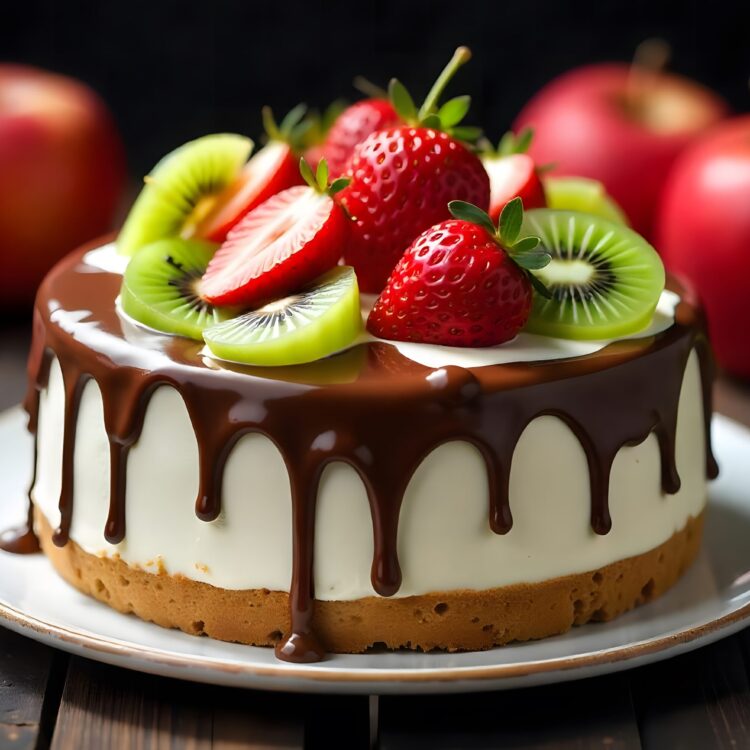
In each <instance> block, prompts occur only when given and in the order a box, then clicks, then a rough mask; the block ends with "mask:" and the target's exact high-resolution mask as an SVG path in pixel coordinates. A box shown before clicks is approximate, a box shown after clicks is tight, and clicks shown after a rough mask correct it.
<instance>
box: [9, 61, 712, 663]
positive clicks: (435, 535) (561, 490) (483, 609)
mask: <svg viewBox="0 0 750 750" xmlns="http://www.w3.org/2000/svg"><path fill="white" fill-rule="evenodd" d="M469 57H470V54H469V51H468V50H467V49H466V48H463V47H462V48H459V49H458V50H456V53H455V54H454V56H453V58H452V59H451V61H450V62H449V63H448V66H447V67H446V68H445V69H444V71H443V72H442V73H441V74H440V76H438V78H437V80H436V83H435V85H434V86H433V88H432V89H431V90H430V92H429V93H428V95H427V97H426V98H425V100H424V102H423V104H422V105H421V106H420V107H419V109H417V106H416V105H415V104H414V101H413V99H412V97H411V96H410V95H409V93H408V92H407V91H406V90H405V89H404V87H403V86H402V85H401V84H399V83H398V82H397V81H393V82H392V84H391V87H390V88H391V99H390V101H389V100H385V99H379V98H375V99H366V100H363V101H361V102H358V103H357V104H355V105H352V106H351V107H349V108H347V109H345V110H344V111H343V112H341V113H340V114H339V115H338V118H337V119H336V120H335V122H334V124H333V126H332V127H331V128H330V131H328V133H327V135H324V136H323V140H322V142H317V141H316V142H314V143H313V142H310V141H309V137H310V134H318V135H320V134H321V132H322V128H323V121H322V120H321V119H320V118H317V119H313V120H312V121H309V122H307V124H305V123H303V122H301V118H302V117H303V115H304V113H303V109H302V108H300V107H297V108H295V109H294V110H292V112H290V113H289V115H287V116H286V117H285V118H284V119H283V120H282V122H281V123H280V124H276V123H275V122H274V120H273V117H272V115H271V113H270V111H269V110H266V111H265V112H264V123H265V126H266V130H267V135H268V140H267V143H266V145H264V146H263V148H261V149H260V150H259V151H258V152H257V153H256V154H254V155H253V156H252V157H250V154H251V153H252V149H253V143H252V141H250V139H248V138H246V137H245V136H242V135H237V134H227V133H222V134H214V135H207V136H204V137H202V138H198V139H196V140H194V141H191V142H189V143H187V144H184V145H183V146H181V147H179V148H178V149H176V150H175V151H173V152H172V153H170V154H168V155H167V156H166V157H165V158H164V159H162V160H161V161H160V162H159V163H158V164H157V165H156V166H155V167H154V169H153V171H152V172H151V174H150V175H149V176H148V178H147V179H146V180H145V185H144V187H143V189H142V191H141V193H140V195H139V197H138V198H137V200H136V202H135V204H134V205H133V208H132V209H131V211H130V213H129V215H128V217H127V219H126V221H125V223H124V225H123V227H122V229H121V231H120V232H119V234H118V236H117V238H116V242H115V243H108V244H101V243H99V244H100V245H101V246H98V247H91V248H84V249H81V250H79V251H77V252H74V253H73V254H72V255H70V256H69V257H68V258H66V259H65V260H63V261H62V262H61V263H60V264H58V266H57V267H56V268H54V269H53V270H52V271H51V272H50V274H49V275H48V276H47V278H46V279H45V281H44V283H43V284H42V286H41V288H40V290H39V293H38V296H37V300H36V306H35V311H34V330H33V342H32V349H31V354H30V358H29V378H30V385H29V394H28V397H27V399H26V408H27V410H28V413H29V417H30V419H29V426H30V429H31V432H32V433H33V434H34V436H35V456H34V469H35V473H34V478H33V481H32V483H31V489H30V492H29V518H28V525H27V527H26V528H25V529H21V530H20V531H19V532H18V533H16V534H5V535H3V536H2V537H0V547H1V548H3V549H5V550H6V551H14V552H29V551H34V550H36V549H37V548H38V546H37V545H38V543H40V544H41V548H42V549H43V550H44V552H45V553H46V555H47V556H48V557H49V559H50V561H51V562H52V564H53V565H54V567H55V568H56V569H57V570H58V571H59V573H60V574H61V575H62V576H63V577H64V578H65V579H66V580H67V581H69V582H70V583H71V584H72V585H73V586H75V587H77V588H78V589H80V590H81V591H83V592H85V593H87V594H90V595H91V596H93V597H95V598H97V599H99V600H100V601H102V602H105V603H106V604H108V605H110V606H111V607H114V608H115V609H117V610H119V611H121V612H125V613H134V614H135V615H137V616H138V617H141V618H143V619H145V620H151V621H153V622H155V623H158V624H159V625H163V626H165V627H172V628H179V629H181V630H183V631H185V632H187V633H192V634H195V635H205V636H210V637H213V638H217V639H222V640H227V641H236V642H239V643H245V644H253V645H258V646H274V647H275V649H276V654H277V655H278V656H279V657H280V658H282V659H286V660H289V661H298V662H306V661H314V660H318V659H321V658H323V657H324V655H325V653H326V652H351V653H358V652H362V651H365V650H366V649H369V648H371V647H374V646H381V647H382V646H385V647H387V648H390V649H397V648H409V649H422V650H425V651H426V650H430V649H446V650H450V651H453V650H467V649H486V648H490V647H493V646H498V645H502V644H505V643H508V642H511V641H522V640H527V639H532V638H542V637H545V636H549V635H553V634H557V633H562V632H564V631H565V630H567V629H568V628H570V627H571V626H572V625H580V624H583V623H586V622H589V621H599V620H609V619H611V618H613V617H615V616H617V615H619V614H620V613H622V612H625V611H626V610H628V609H630V608H632V607H634V606H636V605H638V604H640V603H643V602H647V601H649V600H650V599H652V598H653V597H655V596H658V595H659V594H661V593H662V592H663V591H665V590H666V589H667V588H668V587H669V586H671V585H672V584H673V583H674V582H675V581H676V580H677V579H678V577H679V576H680V574H681V573H682V572H683V571H684V570H685V569H686V568H687V566H688V565H689V564H690V563H691V561H692V560H693V559H694V557H695V555H696V553H697V551H698V549H699V545H700V539H701V528H702V522H703V516H704V508H705V505H706V491H707V478H710V477H713V476H715V475H716V471H717V468H716V464H715V462H714V459H713V457H712V453H711V446H710V419H711V357H710V351H709V347H708V342H707V339H706V334H705V326H704V321H703V316H702V313H701V310H700V307H699V306H698V304H697V303H696V302H695V300H694V299H693V298H692V296H691V295H690V294H689V292H688V291H687V290H686V289H684V288H681V287H679V285H677V284H676V283H675V282H669V283H667V284H666V288H665V271H664V267H663V264H662V262H661V260H660V258H659V256H658V254H657V252H656V250H655V249H654V248H653V247H651V245H649V244H648V242H647V241H646V240H645V239H644V238H642V237H640V236H639V235H638V234H636V233H635V232H634V231H632V230H631V229H630V228H628V227H627V225H626V222H625V218H624V216H623V214H622V212H621V211H620V210H619V209H618V208H617V206H616V205H615V204H614V203H613V202H612V200H611V199H610V198H609V196H607V194H606V191H605V190H604V188H603V187H602V186H601V185H600V184H598V183H593V182H592V181H586V180H582V179H578V178H573V179H569V178H568V179H566V180H564V181H563V183H562V184H561V183H560V182H556V183H555V182H551V181H547V182H545V183H543V177H544V175H543V170H540V169H539V168H538V167H537V166H536V165H535V164H534V163H533V160H532V159H531V157H530V156H529V155H528V154H526V153H524V151H525V149H526V148H527V147H528V145H529V141H530V138H531V135H530V133H528V132H527V133H522V134H519V135H518V136H515V135H513V134H507V135H506V136H505V137H503V139H502V140H501V142H500V145H499V146H498V148H497V150H496V151H495V150H492V149H487V148H486V147H485V146H483V145H482V143H481V142H473V141H476V139H477V136H478V131H477V129H476V128H471V127H465V126H462V125H460V122H461V120H462V118H463V116H464V115H465V114H466V112H467V110H468V108H469V99H468V97H457V98H455V99H452V100H449V101H448V102H446V103H445V104H443V105H441V104H440V103H439V99H440V96H441V93H442V90H443V88H444V87H445V85H446V84H447V82H448V81H449V80H450V78H451V76H452V75H453V74H454V73H455V71H456V70H457V69H458V68H459V67H460V66H461V65H463V64H464V63H465V62H466V61H467V60H468V59H469ZM323 119H325V118H323ZM306 138H307V139H308V140H307V141H306V140H305V139H306ZM524 204H525V205H524ZM552 205H554V206H555V207H554V208H550V207H549V206H552ZM360 292H366V293H368V294H367V295H364V294H362V295H361V294H360Z"/></svg>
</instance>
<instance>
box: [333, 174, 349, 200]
mask: <svg viewBox="0 0 750 750" xmlns="http://www.w3.org/2000/svg"><path fill="white" fill-rule="evenodd" d="M350 182H351V178H349V177H339V178H338V179H336V180H334V181H333V182H332V183H331V187H329V188H328V195H330V196H331V198H333V196H334V195H336V193H340V192H341V191H342V190H343V189H344V188H345V187H347V186H348V185H349V183H350Z"/></svg>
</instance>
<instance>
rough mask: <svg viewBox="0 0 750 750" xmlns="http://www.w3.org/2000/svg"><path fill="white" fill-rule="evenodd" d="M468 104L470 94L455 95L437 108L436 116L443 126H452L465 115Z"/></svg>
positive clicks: (469, 104)
mask: <svg viewBox="0 0 750 750" xmlns="http://www.w3.org/2000/svg"><path fill="white" fill-rule="evenodd" d="M470 106H471V97H470V96H456V97H454V98H453V99H449V100H448V101H447V102H446V103H445V104H443V106H442V107H440V109H439V110H438V117H439V118H440V122H441V123H442V124H443V127H444V128H452V127H453V126H454V125H458V123H459V122H461V120H463V119H464V117H466V113H467V112H468V111H469V107H470Z"/></svg>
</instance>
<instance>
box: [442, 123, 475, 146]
mask: <svg viewBox="0 0 750 750" xmlns="http://www.w3.org/2000/svg"><path fill="white" fill-rule="evenodd" d="M448 132H449V133H450V134H451V135H452V136H453V137H454V138H458V140H459V141H466V142H467V143H474V141H476V140H477V139H478V138H480V137H481V135H482V128H477V127H474V126H473V125H457V126H456V127H455V128H449V129H448Z"/></svg>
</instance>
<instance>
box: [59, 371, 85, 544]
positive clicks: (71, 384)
mask: <svg viewBox="0 0 750 750" xmlns="http://www.w3.org/2000/svg"><path fill="white" fill-rule="evenodd" d="M89 377H90V376H89V375H83V374H82V373H80V372H78V371H77V370H76V369H75V368H70V369H68V368H65V369H63V383H64V385H65V414H64V417H63V448H62V482H61V485H60V502H59V508H60V525H59V526H58V527H57V529H55V532H54V533H53V534H52V541H53V542H54V543H55V544H56V545H57V546H58V547H64V546H65V545H66V544H67V543H68V541H69V540H70V525H71V523H72V522H73V497H74V494H73V491H74V483H75V482H74V480H75V460H74V454H75V445H76V432H77V427H78V406H79V404H80V402H81V394H82V393H83V388H84V386H85V385H86V383H87V382H88V380H89Z"/></svg>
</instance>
